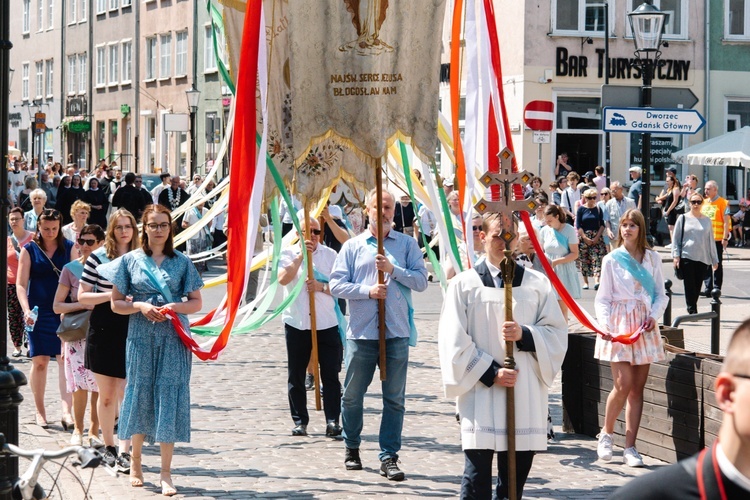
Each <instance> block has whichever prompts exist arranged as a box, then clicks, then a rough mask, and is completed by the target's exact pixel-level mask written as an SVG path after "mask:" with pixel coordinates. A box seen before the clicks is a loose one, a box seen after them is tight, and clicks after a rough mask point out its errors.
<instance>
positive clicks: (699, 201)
mask: <svg viewBox="0 0 750 500" xmlns="http://www.w3.org/2000/svg"><path fill="white" fill-rule="evenodd" d="M690 204H691V205H702V204H703V200H690Z"/></svg>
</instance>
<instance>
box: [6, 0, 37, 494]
mask: <svg viewBox="0 0 750 500" xmlns="http://www.w3.org/2000/svg"><path fill="white" fill-rule="evenodd" d="M12 47H13V44H12V43H11V42H10V2H2V4H0V123H2V124H3V126H2V127H0V154H1V155H2V161H3V162H6V161H7V158H8V127H7V124H8V87H9V80H8V73H9V71H8V68H9V66H10V65H9V61H10V55H9V52H10V49H11V48H12ZM32 137H33V136H32ZM32 159H33V158H32ZM0 185H2V186H7V185H8V169H7V168H5V165H3V168H0ZM9 207H10V202H9V200H8V195H7V190H6V189H3V194H2V195H1V196H0V241H7V239H8V208H9ZM7 260H8V255H7V254H6V252H0V283H7V282H8V262H7ZM7 324H8V296H7V289H3V291H1V292H0V325H7ZM7 349H8V335H7V334H6V333H5V332H3V334H2V335H0V432H2V433H3V434H5V440H6V442H8V443H12V444H16V445H17V444H18V405H19V404H21V401H23V396H21V394H20V393H19V392H18V388H19V387H20V386H22V385H26V376H24V374H23V373H22V372H21V371H19V370H16V369H15V368H14V367H13V365H11V364H10V360H9V359H8V356H7V353H6V352H7ZM17 477H18V457H15V456H10V455H0V499H2V500H5V499H10V498H11V490H12V488H13V481H14V480H15V479H16V478H17Z"/></svg>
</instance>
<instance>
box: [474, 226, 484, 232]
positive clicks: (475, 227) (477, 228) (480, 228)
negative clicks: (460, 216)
mask: <svg viewBox="0 0 750 500" xmlns="http://www.w3.org/2000/svg"><path fill="white" fill-rule="evenodd" d="M471 230H472V231H481V230H482V226H471Z"/></svg>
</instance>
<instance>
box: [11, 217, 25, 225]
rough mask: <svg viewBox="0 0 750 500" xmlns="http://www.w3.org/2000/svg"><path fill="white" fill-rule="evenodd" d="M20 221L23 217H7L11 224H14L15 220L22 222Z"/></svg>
mask: <svg viewBox="0 0 750 500" xmlns="http://www.w3.org/2000/svg"><path fill="white" fill-rule="evenodd" d="M22 221H23V217H13V218H12V219H8V222H10V223H11V224H15V223H16V222H22Z"/></svg>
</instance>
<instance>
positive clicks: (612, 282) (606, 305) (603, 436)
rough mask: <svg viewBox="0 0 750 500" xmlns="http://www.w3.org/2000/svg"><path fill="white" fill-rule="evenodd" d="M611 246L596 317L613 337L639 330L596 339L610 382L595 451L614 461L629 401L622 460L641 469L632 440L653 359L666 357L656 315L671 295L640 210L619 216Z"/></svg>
mask: <svg viewBox="0 0 750 500" xmlns="http://www.w3.org/2000/svg"><path fill="white" fill-rule="evenodd" d="M614 245H615V250H613V251H612V252H611V253H610V254H608V255H607V256H606V257H604V259H603V260H602V276H601V283H600V287H599V292H598V293H597V295H596V300H595V303H594V304H595V309H596V316H597V320H598V321H599V324H600V325H601V326H602V327H603V328H606V329H607V331H608V332H609V333H610V334H612V335H615V334H618V336H619V335H627V334H631V333H635V332H637V331H638V330H639V329H641V328H642V329H643V331H642V333H641V335H640V336H639V337H638V340H636V341H635V342H634V343H632V344H624V343H619V342H612V337H611V336H599V337H597V339H596V347H595V349H594V357H595V358H597V359H599V360H601V361H609V362H610V366H611V369H612V379H613V380H614V388H613V389H612V392H610V394H609V396H608V398H607V407H606V410H605V415H604V428H602V431H601V433H600V434H599V445H598V448H597V454H598V455H599V458H600V459H602V460H605V461H608V460H611V459H612V434H613V433H614V428H615V422H616V421H617V417H618V416H619V415H620V412H621V411H622V409H623V407H624V406H625V403H627V408H626V410H625V451H624V452H623V461H624V462H625V464H627V465H628V466H630V467H642V466H643V460H642V459H641V456H640V454H639V453H638V451H637V450H636V449H635V441H636V437H637V435H638V427H639V426H640V422H641V414H642V413H643V388H644V387H645V386H646V380H647V379H648V371H649V367H650V365H651V363H654V362H656V361H661V360H663V359H664V357H665V355H664V345H663V344H662V341H661V336H660V334H659V326H658V321H657V318H659V317H661V315H662V314H664V310H665V309H666V307H667V303H668V301H669V299H668V297H667V294H666V293H665V291H664V277H663V275H662V271H661V257H660V256H659V254H658V253H656V252H655V251H654V250H652V249H651V248H649V246H648V243H647V242H646V223H645V221H644V219H643V215H642V214H641V213H640V212H639V211H638V210H634V209H630V210H628V211H626V212H625V213H624V214H623V216H622V217H621V218H620V229H619V234H618V236H617V240H616V241H615V243H614Z"/></svg>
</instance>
